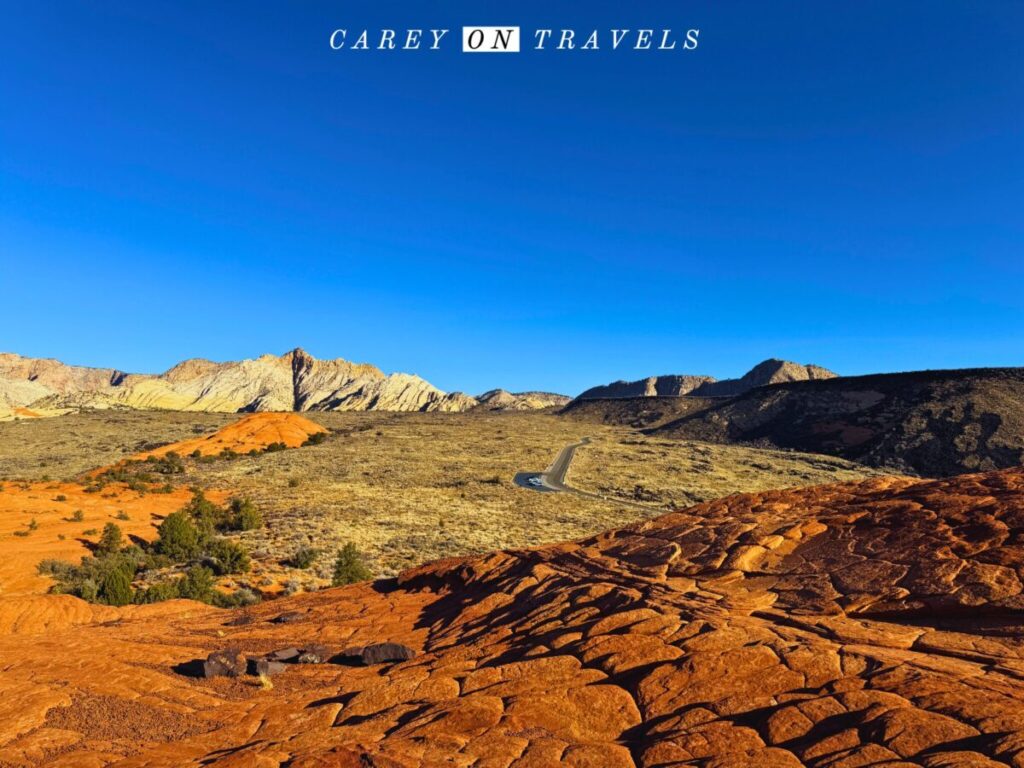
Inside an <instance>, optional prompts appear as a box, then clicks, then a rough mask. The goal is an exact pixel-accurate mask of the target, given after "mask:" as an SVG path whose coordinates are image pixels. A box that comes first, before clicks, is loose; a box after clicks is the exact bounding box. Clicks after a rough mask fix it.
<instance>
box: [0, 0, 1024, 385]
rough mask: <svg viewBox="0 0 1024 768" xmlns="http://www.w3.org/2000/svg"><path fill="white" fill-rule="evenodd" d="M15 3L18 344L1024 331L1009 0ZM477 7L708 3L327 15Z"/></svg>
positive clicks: (649, 344) (753, 350)
mask: <svg viewBox="0 0 1024 768" xmlns="http://www.w3.org/2000/svg"><path fill="white" fill-rule="evenodd" d="M584 5H585V7H584ZM5 6H6V7H5V12H4V22H5V24H4V27H5V36H4V63H3V67H0V104H2V105H3V106H2V107H0V285H2V286H3V292H2V298H0V349H3V350H9V351H16V352H20V353H22V354H26V355H33V356H52V357H58V358H61V359H63V360H65V361H67V362H72V363H78V364H87V365H102V366H114V367H120V368H123V369H128V370H137V371H160V370H164V369H166V368H167V367H169V366H170V365H172V364H173V363H175V362H176V361H178V360H180V359H182V358H185V357H192V356H200V357H208V358H211V359H215V360H227V359H238V358H241V357H249V356H254V355H257V354H260V353H263V352H275V353H280V352H284V351H286V350H287V349H290V348H292V347H295V346H302V347H304V348H306V349H307V350H308V351H310V352H312V353H313V354H315V355H317V356H320V357H335V356H340V357H345V358H348V359H352V360H357V361H366V362H373V363H375V364H377V365H379V366H381V367H382V368H384V369H385V370H388V371H395V370H401V371H408V372H414V373H418V374H420V375H422V376H424V377H425V378H427V379H428V380H430V381H432V382H433V383H435V384H436V385H438V386H440V387H442V388H443V389H448V390H452V389H461V390H465V391H469V392H480V391H482V390H485V389H489V388H491V387H496V386H503V387H506V388H511V389H552V390H558V391H565V392H568V393H575V392H578V391H579V390H582V389H583V388H585V387H588V386H591V385H593V384H597V383H603V382H606V381H609V380H613V379H618V378H637V377H641V376H645V375H650V374H660V373H701V374H711V375H717V376H729V375H737V374H740V373H742V372H743V371H744V370H746V369H747V368H749V367H750V366H751V365H752V364H753V363H755V362H757V361H759V360H761V359H763V358H765V357H769V356H778V357H785V358H789V359H794V360H797V361H800V362H814V363H818V364H821V365H826V366H828V367H830V368H833V369H835V370H837V371H840V372H843V373H849V374H854V373H866V372H875V371H884V370H907V369H916V368H944V367H963V366H983V365H1021V364H1022V363H1024V290H1022V286H1024V256H1022V253H1024V249H1022V246H1024V233H1022V222H1024V217H1022V215H1021V214H1022V203H1024V119H1022V118H1024V4H1022V3H1020V2H1016V1H1015V0H1013V1H1009V2H999V1H998V0H991V1H989V2H985V3H974V2H953V1H952V0H950V1H949V2H942V3H936V2H902V3H897V4H894V3H885V2H875V1H874V0H864V1H862V2H857V3H842V4H838V3H822V2H818V1H817V0H814V1H812V0H805V1H802V2H793V1H790V2H776V3H763V2H756V3H754V2H729V3H723V2H712V1H711V0H693V1H692V2H671V3H668V2H665V3H659V2H641V3H631V4H627V3H621V2H620V3H614V4H613V3H607V2H591V3H587V4H582V3H570V2H568V1H567V0H563V1H561V2H559V1H558V0H547V1H546V2H543V3H541V2H533V1H532V0H526V1H525V2H517V3H511V2H504V3H495V2H480V1H479V0H477V2H443V3H430V4H427V3H399V2H385V3H369V2H366V3H355V2H348V3H342V2H316V1H314V0H308V1H306V2H302V3H287V2H284V0H279V1H278V2H245V3H241V2H218V3H209V2H166V1H165V2H159V1H157V2H146V3H138V2H116V1H115V2H108V3H94V2H82V1H76V0H69V1H68V2H60V3H57V2H38V3H6V4H5ZM462 24H518V25H521V26H522V27H523V28H524V32H527V33H529V32H530V31H531V30H533V29H535V28H537V27H554V28H561V27H569V28H574V29H576V30H578V31H579V32H589V31H590V30H591V29H594V28H597V29H599V30H602V32H606V31H607V30H608V29H610V28H613V27H615V28H631V29H636V28H642V27H654V28H662V27H671V28H674V29H677V30H680V31H681V30H685V29H687V28H691V27H695V28H699V29H700V30H701V33H700V47H699V48H698V50H697V51H693V52H680V51H675V52H653V51H652V52H646V53H642V52H631V51H615V52H613V51H610V50H607V49H604V50H601V51H598V52H581V51H575V52H557V51H550V50H549V51H543V52H536V51H525V52H524V53H522V54H519V55H518V56H512V55H508V56H468V55H465V54H462V53H460V52H459V51H458V49H457V47H448V48H447V49H445V50H442V51H439V52H434V53H429V52H424V51H420V52H415V53H414V52H401V51H396V52H378V51H368V52H362V53H360V52H352V51H342V52H332V51H331V50H330V49H329V47H328V44H327V41H328V38H329V35H330V33H331V31H332V30H333V29H335V28H337V27H346V28H349V29H356V30H358V29H361V28H363V27H364V26H365V27H369V28H371V29H379V28H380V27H382V26H384V27H396V28H399V29H404V28H406V27H414V28H415V27H423V28H431V27H449V28H451V29H452V30H453V32H452V37H453V38H454V37H455V36H456V35H458V30H459V28H460V27H461V25H462ZM450 42H455V43H457V42H458V40H450Z"/></svg>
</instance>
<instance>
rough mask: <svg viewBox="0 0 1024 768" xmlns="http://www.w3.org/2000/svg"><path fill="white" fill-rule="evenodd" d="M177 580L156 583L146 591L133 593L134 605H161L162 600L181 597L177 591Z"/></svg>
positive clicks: (141, 590)
mask: <svg viewBox="0 0 1024 768" xmlns="http://www.w3.org/2000/svg"><path fill="white" fill-rule="evenodd" d="M178 581H179V580H177V579H167V580H165V581H158V582H157V583H156V584H153V585H151V586H149V587H147V588H146V589H140V590H137V591H136V592H135V602H136V603H140V604H141V603H162V602H163V601H164V600H175V599H177V598H179V597H181V593H180V591H179V589H178Z"/></svg>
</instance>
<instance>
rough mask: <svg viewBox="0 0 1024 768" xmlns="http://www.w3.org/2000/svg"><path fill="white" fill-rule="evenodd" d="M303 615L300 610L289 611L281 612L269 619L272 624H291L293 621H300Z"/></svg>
mask: <svg viewBox="0 0 1024 768" xmlns="http://www.w3.org/2000/svg"><path fill="white" fill-rule="evenodd" d="M305 615H306V614H304V613H302V612H301V611H289V612H288V613H282V614H281V615H280V616H275V617H274V618H272V619H271V620H270V621H271V622H272V623H274V624H291V623H292V622H293V621H302V619H303V618H304V617H305Z"/></svg>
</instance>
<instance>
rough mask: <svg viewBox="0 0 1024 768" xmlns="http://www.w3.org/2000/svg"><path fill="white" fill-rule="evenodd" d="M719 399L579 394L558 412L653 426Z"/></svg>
mask: <svg viewBox="0 0 1024 768" xmlns="http://www.w3.org/2000/svg"><path fill="white" fill-rule="evenodd" d="M719 402H720V401H719V400H717V399H716V400H712V399H709V398H704V397H691V396H687V397H606V398H594V399H580V398H576V399H575V400H573V401H572V402H571V403H569V404H568V405H567V406H565V408H563V409H562V410H561V411H559V415H561V416H568V417H570V418H574V419H578V420H579V421H585V422H590V423H592V424H612V425H617V426H624V427H633V428H634V429H654V428H656V427H660V426H663V425H664V424H667V423H669V422H674V421H676V420H677V419H681V418H683V417H684V416H691V415H693V414H695V413H698V412H699V411H703V410H705V409H706V408H710V407H711V406H712V405H717V404H718V403H719Z"/></svg>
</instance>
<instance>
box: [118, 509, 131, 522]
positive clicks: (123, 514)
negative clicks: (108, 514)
mask: <svg viewBox="0 0 1024 768" xmlns="http://www.w3.org/2000/svg"><path fill="white" fill-rule="evenodd" d="M115 517H116V518H117V519H118V520H131V518H130V517H128V513H127V512H125V511H124V510H123V509H122V510H119V511H118V513H117V514H116V515H115Z"/></svg>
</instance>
